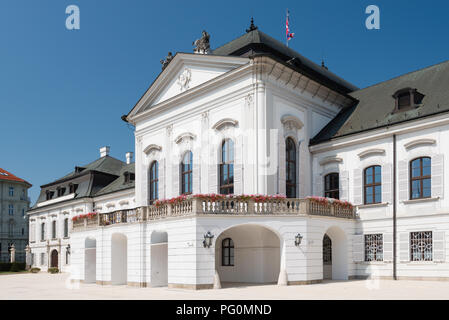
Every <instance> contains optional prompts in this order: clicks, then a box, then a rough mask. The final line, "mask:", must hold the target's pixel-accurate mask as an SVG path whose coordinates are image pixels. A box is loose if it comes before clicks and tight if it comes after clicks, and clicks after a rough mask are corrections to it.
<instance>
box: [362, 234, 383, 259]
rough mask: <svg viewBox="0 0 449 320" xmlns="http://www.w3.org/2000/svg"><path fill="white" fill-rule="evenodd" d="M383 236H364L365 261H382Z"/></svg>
mask: <svg viewBox="0 0 449 320" xmlns="http://www.w3.org/2000/svg"><path fill="white" fill-rule="evenodd" d="M383 253H384V249H383V235H382V234H381V233H379V234H366V235H365V261H383Z"/></svg>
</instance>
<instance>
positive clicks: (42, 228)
mask: <svg viewBox="0 0 449 320" xmlns="http://www.w3.org/2000/svg"><path fill="white" fill-rule="evenodd" d="M40 238H41V241H45V222H42V223H41V237H40Z"/></svg>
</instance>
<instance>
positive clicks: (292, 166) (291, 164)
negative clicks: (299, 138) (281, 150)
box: [285, 138, 296, 198]
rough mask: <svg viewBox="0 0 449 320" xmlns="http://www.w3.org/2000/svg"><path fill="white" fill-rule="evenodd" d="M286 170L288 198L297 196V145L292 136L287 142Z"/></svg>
mask: <svg viewBox="0 0 449 320" xmlns="http://www.w3.org/2000/svg"><path fill="white" fill-rule="evenodd" d="M285 171H286V172H285V177H286V180H285V189H286V195H287V198H296V146H295V142H294V141H293V139H291V138H287V141H286V142H285Z"/></svg>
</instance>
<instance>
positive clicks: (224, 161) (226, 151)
mask: <svg viewBox="0 0 449 320" xmlns="http://www.w3.org/2000/svg"><path fill="white" fill-rule="evenodd" d="M229 142H230V143H229ZM231 144H232V145H231ZM234 146H235V144H234V141H233V140H232V139H230V138H227V139H224V140H223V141H222V143H221V155H220V165H219V172H218V173H219V190H220V194H234V161H235V148H234ZM231 151H232V152H231ZM230 155H232V159H230V158H229V157H230ZM225 170H226V172H228V179H227V182H228V183H227V184H225V183H224V180H225V179H224V171H225ZM230 172H232V176H231V175H230V174H229V173H230ZM231 179H232V182H229V181H231Z"/></svg>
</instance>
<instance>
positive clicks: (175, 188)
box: [171, 161, 181, 197]
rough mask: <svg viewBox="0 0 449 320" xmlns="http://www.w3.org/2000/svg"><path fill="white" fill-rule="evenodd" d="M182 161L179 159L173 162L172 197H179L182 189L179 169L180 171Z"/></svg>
mask: <svg viewBox="0 0 449 320" xmlns="http://www.w3.org/2000/svg"><path fill="white" fill-rule="evenodd" d="M180 170H181V169H180V162H179V161H175V162H174V163H173V164H172V172H171V176H172V188H173V189H172V193H171V195H172V197H177V196H179V194H180V189H179V185H180V183H179V171H180Z"/></svg>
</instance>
